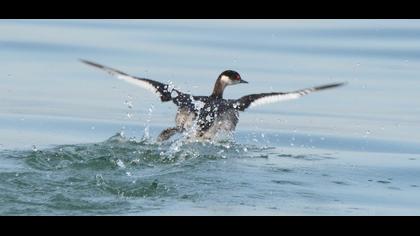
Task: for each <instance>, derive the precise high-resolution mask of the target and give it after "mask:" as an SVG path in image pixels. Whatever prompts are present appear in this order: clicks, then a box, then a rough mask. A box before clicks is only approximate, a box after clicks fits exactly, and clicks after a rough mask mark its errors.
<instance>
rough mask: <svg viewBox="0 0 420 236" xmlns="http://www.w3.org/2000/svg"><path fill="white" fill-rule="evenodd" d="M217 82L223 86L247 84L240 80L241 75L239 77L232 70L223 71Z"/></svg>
mask: <svg viewBox="0 0 420 236" xmlns="http://www.w3.org/2000/svg"><path fill="white" fill-rule="evenodd" d="M219 80H220V82H221V83H222V84H223V85H225V86H227V85H234V84H241V83H248V82H246V81H245V80H243V79H242V78H241V75H239V73H238V72H236V71H233V70H226V71H223V72H222V73H221V74H220V75H219Z"/></svg>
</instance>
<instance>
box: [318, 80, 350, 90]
mask: <svg viewBox="0 0 420 236" xmlns="http://www.w3.org/2000/svg"><path fill="white" fill-rule="evenodd" d="M347 84H348V82H347V81H345V82H339V83H332V84H326V85H322V86H318V87H315V89H316V90H323V89H330V88H337V87H341V86H344V85H347Z"/></svg>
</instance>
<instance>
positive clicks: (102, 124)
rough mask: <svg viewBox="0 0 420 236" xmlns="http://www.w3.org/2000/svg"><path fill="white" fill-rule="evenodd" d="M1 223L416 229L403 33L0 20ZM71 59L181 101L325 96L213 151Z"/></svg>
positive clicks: (240, 23) (411, 29) (412, 30)
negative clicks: (332, 224) (280, 220)
mask: <svg viewBox="0 0 420 236" xmlns="http://www.w3.org/2000/svg"><path fill="white" fill-rule="evenodd" d="M0 52H1V53H0V70H1V72H2V76H0V81H1V83H0V215H419V214H420V200H419V199H420V198H419V196H420V141H419V140H420V135H419V133H418V132H417V130H419V128H420V127H419V124H420V122H419V121H420V120H419V117H420V109H419V106H418V101H419V93H418V88H419V87H420V80H419V78H420V70H419V68H420V64H419V63H420V21H418V20H313V21H309V20H172V21H171V20H135V21H134V20H2V21H0ZM79 58H85V59H89V60H93V61H97V62H99V63H103V64H106V65H109V66H112V67H115V68H118V69H120V70H122V71H125V72H127V73H130V74H133V75H138V76H145V77H149V78H153V79H155V80H160V81H163V82H167V81H171V82H173V83H174V84H175V85H176V86H177V87H179V89H181V90H182V91H186V92H192V93H194V94H195V95H207V94H209V93H210V92H211V89H212V86H213V83H214V80H215V78H216V77H217V75H218V74H219V73H220V72H221V71H223V70H225V69H234V70H237V71H239V72H240V74H241V75H242V77H243V79H245V80H247V81H248V82H249V84H248V85H243V86H242V85H241V86H235V87H232V88H228V89H227V91H226V94H225V96H226V97H227V98H237V97H240V96H243V95H245V94H251V93H257V92H270V91H291V90H296V89H299V88H305V87H309V86H313V85H320V84H325V83H330V82H341V81H347V82H348V85H347V86H345V87H342V88H340V89H336V90H331V91H325V92H322V93H321V92H320V93H317V94H313V95H312V94H311V95H308V96H306V97H304V98H302V99H298V100H295V101H290V102H285V103H278V104H273V105H268V106H261V107H259V108H255V109H250V110H249V111H246V112H245V113H241V115H240V122H239V124H238V126H237V130H236V132H235V134H234V135H233V137H232V138H231V139H228V140H225V141H222V142H213V143H209V142H204V143H203V142H191V141H188V140H187V139H185V137H182V136H181V135H180V136H177V137H176V138H175V139H173V140H171V141H170V142H168V143H164V144H159V143H156V142H155V138H156V136H157V135H158V134H159V132H160V131H161V130H162V129H164V128H167V127H170V126H173V125H174V116H175V112H176V108H175V107H174V106H173V105H172V104H168V103H160V102H159V100H158V99H157V98H155V97H153V96H150V94H149V93H148V91H145V90H142V89H140V88H137V87H133V86H131V85H129V84H125V83H123V82H121V81H118V80H115V79H114V78H112V77H109V76H108V75H106V74H104V73H101V72H100V71H96V70H92V69H91V68H88V67H86V66H85V65H83V64H81V63H80V62H79V61H78V59H79Z"/></svg>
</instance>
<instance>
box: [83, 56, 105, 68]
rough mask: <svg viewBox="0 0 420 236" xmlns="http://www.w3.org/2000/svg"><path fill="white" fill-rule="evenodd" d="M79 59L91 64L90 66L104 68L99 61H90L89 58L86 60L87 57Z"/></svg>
mask: <svg viewBox="0 0 420 236" xmlns="http://www.w3.org/2000/svg"><path fill="white" fill-rule="evenodd" d="M79 61H80V62H82V63H85V64H87V65H90V66H94V67H98V68H104V66H102V65H99V64H98V63H95V62H92V61H88V60H85V59H81V58H79Z"/></svg>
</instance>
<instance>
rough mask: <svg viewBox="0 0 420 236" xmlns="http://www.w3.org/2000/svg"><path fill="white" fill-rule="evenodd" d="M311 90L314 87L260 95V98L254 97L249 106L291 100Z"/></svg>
mask: <svg viewBox="0 0 420 236" xmlns="http://www.w3.org/2000/svg"><path fill="white" fill-rule="evenodd" d="M313 91H315V89H314V88H310V89H304V90H299V91H296V92H291V93H285V94H277V95H269V96H265V97H262V98H258V99H255V101H253V102H252V103H251V104H250V105H249V107H250V108H252V107H256V106H260V105H265V104H270V103H276V102H282V101H287V100H293V99H297V98H300V97H302V96H304V95H306V94H308V93H311V92H313Z"/></svg>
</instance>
